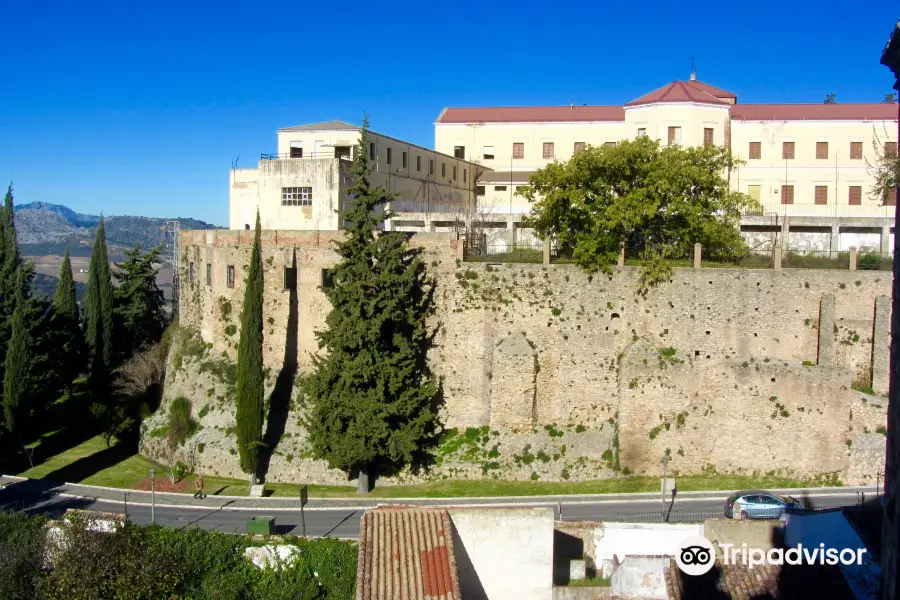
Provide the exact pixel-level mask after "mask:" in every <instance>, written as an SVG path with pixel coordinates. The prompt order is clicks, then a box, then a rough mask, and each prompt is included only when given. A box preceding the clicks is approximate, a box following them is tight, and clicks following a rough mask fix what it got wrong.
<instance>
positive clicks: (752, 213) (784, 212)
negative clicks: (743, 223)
mask: <svg viewBox="0 0 900 600" xmlns="http://www.w3.org/2000/svg"><path fill="white" fill-rule="evenodd" d="M895 210H896V207H895V206H892V205H887V204H860V205H853V206H851V205H848V204H843V205H841V204H780V205H777V206H773V205H768V206H762V207H761V208H759V209H752V210H746V211H744V213H743V215H744V216H746V217H872V218H888V219H893V218H894V211H895Z"/></svg>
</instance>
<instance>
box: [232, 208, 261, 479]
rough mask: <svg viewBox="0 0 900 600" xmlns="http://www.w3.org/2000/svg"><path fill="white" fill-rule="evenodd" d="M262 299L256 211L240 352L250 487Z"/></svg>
mask: <svg viewBox="0 0 900 600" xmlns="http://www.w3.org/2000/svg"><path fill="white" fill-rule="evenodd" d="M262 298H263V271H262V256H261V254H260V221H259V211H257V212H256V233H255V234H254V237H253V249H252V250H251V252H250V269H249V272H248V273H247V286H246V288H245V289H244V306H243V308H242V310H241V338H240V341H239V342H238V352H237V361H238V364H237V442H238V444H237V445H238V452H239V453H240V459H241V469H242V470H243V471H244V472H245V473H247V474H248V476H249V480H250V483H251V485H252V484H254V483H256V473H257V470H258V460H259V459H258V455H259V445H260V442H261V439H262V426H263V410H264V404H263V384H264V382H263V366H262V347H263V322H262Z"/></svg>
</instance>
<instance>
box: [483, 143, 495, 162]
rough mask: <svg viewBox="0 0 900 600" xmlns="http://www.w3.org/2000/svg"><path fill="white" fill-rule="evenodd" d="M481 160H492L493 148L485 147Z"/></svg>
mask: <svg viewBox="0 0 900 600" xmlns="http://www.w3.org/2000/svg"><path fill="white" fill-rule="evenodd" d="M481 154H482V158H483V159H484V160H493V158H494V147H493V146H485V147H484V151H483V152H482V153H481Z"/></svg>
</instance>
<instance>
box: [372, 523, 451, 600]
mask: <svg viewBox="0 0 900 600" xmlns="http://www.w3.org/2000/svg"><path fill="white" fill-rule="evenodd" d="M397 598H403V599H404V600H460V592H459V578H458V575H457V570H456V557H455V556H454V554H453V535H452V529H451V524H450V515H449V513H448V512H447V510H445V509H442V510H437V509H427V508H426V509H422V508H377V509H375V510H369V511H366V513H365V515H363V518H362V523H361V524H360V531H359V566H358V568H357V574H356V599H357V600H394V599H397Z"/></svg>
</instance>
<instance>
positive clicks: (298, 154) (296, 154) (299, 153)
mask: <svg viewBox="0 0 900 600" xmlns="http://www.w3.org/2000/svg"><path fill="white" fill-rule="evenodd" d="M291 158H303V146H295V145H294V142H291Z"/></svg>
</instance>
